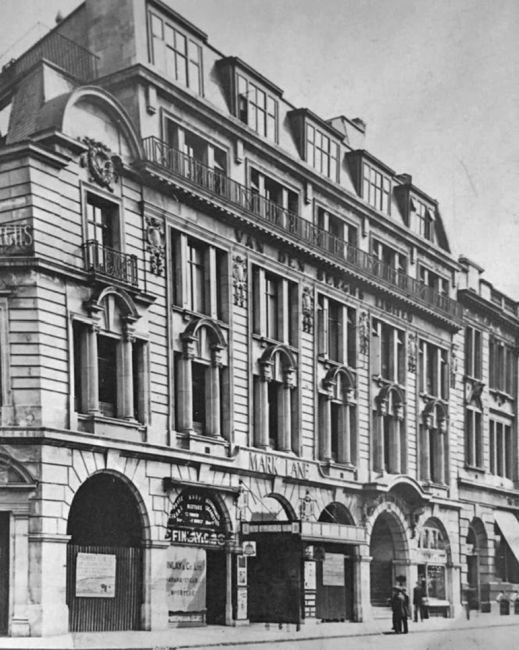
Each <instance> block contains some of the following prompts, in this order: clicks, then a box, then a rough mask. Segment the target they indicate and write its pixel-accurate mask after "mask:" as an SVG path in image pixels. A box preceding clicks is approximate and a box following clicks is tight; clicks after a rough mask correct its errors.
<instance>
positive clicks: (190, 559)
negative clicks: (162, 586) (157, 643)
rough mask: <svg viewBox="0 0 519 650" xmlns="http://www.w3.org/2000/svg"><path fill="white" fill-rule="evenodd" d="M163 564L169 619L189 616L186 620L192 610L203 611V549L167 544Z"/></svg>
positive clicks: (173, 619) (173, 621)
mask: <svg viewBox="0 0 519 650" xmlns="http://www.w3.org/2000/svg"><path fill="white" fill-rule="evenodd" d="M166 567H167V590H168V595H167V599H168V600H167V602H168V620H169V622H170V623H175V622H178V621H179V620H185V618H186V617H185V616H184V614H186V615H189V616H191V618H190V619H189V620H193V618H192V616H194V614H192V613H193V612H204V611H205V609H206V568H207V563H206V552H205V550H204V549H203V548H190V547H188V546H183V547H181V546H170V547H169V548H168V558H167V563H166ZM195 618H196V617H195ZM201 618H203V617H201Z"/></svg>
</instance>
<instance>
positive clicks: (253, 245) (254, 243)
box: [234, 228, 263, 253]
mask: <svg viewBox="0 0 519 650" xmlns="http://www.w3.org/2000/svg"><path fill="white" fill-rule="evenodd" d="M234 237H235V238H236V241H237V242H238V244H243V245H244V246H247V248H250V249H251V250H253V251H257V252H258V253H263V243H262V242H260V241H259V240H258V239H256V238H255V237H252V236H251V235H248V234H247V233H245V232H243V230H240V229H239V228H235V229H234Z"/></svg>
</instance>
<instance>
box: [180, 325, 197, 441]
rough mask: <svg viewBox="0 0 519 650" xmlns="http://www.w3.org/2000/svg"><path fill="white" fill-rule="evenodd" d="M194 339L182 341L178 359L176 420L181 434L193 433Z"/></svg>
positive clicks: (188, 338) (187, 338)
mask: <svg viewBox="0 0 519 650" xmlns="http://www.w3.org/2000/svg"><path fill="white" fill-rule="evenodd" d="M195 343H196V341H195V339H194V338H193V337H191V336H189V337H185V338H184V339H183V348H184V349H183V351H182V354H181V355H180V359H179V365H180V368H179V371H180V372H179V383H180V386H179V387H178V395H179V400H178V411H179V412H178V420H179V428H180V430H181V431H183V432H191V431H193V375H192V367H191V364H192V361H193V359H194V357H195Z"/></svg>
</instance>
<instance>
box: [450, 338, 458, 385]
mask: <svg viewBox="0 0 519 650" xmlns="http://www.w3.org/2000/svg"><path fill="white" fill-rule="evenodd" d="M457 373H458V346H457V345H456V343H453V344H452V348H451V387H452V388H455V386H456V375H457Z"/></svg>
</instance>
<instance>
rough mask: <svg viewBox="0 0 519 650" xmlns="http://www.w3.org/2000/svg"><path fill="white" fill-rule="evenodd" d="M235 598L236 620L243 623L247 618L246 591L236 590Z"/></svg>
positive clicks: (242, 589)
mask: <svg viewBox="0 0 519 650" xmlns="http://www.w3.org/2000/svg"><path fill="white" fill-rule="evenodd" d="M236 596H237V597H236V618H237V619H238V620H239V621H243V620H245V619H246V618H247V589H246V588H245V589H244V588H243V587H242V588H241V589H238V592H237V594H236Z"/></svg>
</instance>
